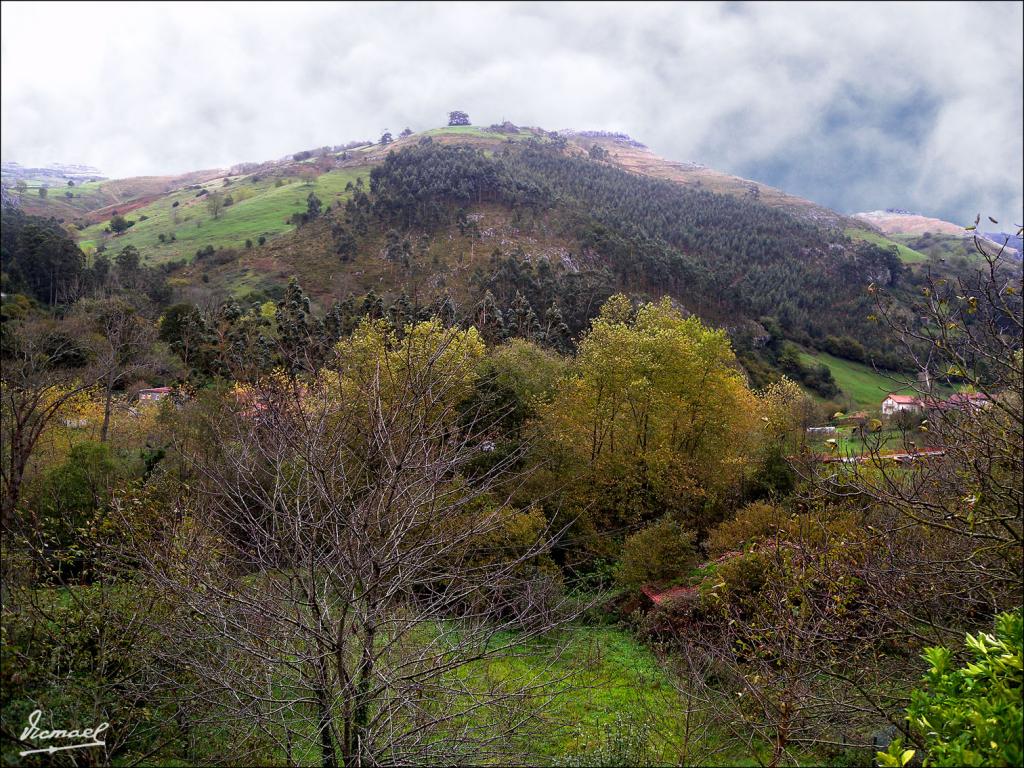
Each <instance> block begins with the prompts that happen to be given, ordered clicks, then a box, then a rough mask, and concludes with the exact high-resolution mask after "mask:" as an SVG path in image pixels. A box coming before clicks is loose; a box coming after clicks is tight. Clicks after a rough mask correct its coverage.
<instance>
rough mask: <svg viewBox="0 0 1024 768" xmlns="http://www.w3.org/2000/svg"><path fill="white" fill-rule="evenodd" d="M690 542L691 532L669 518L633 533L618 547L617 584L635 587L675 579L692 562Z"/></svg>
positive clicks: (693, 554) (684, 572) (679, 576)
mask: <svg viewBox="0 0 1024 768" xmlns="http://www.w3.org/2000/svg"><path fill="white" fill-rule="evenodd" d="M693 539H694V535H693V532H692V531H688V530H686V529H684V528H683V527H682V526H681V525H679V523H677V522H675V521H674V520H671V519H669V518H663V519H662V520H659V521H658V522H656V523H654V524H653V525H650V526H648V527H647V528H644V529H643V530H641V531H639V532H637V533H634V534H633V535H632V536H630V537H629V538H628V539H626V541H625V543H624V544H623V545H622V562H621V563H620V565H619V569H618V573H617V577H618V580H619V582H620V583H621V584H622V585H623V586H627V587H632V588H639V587H642V586H643V585H644V584H649V583H652V582H661V583H670V582H673V581H677V580H679V579H680V578H681V577H683V576H685V575H686V574H687V573H689V571H690V569H691V568H692V567H693V565H694V563H695V562H696V556H695V553H694V548H693Z"/></svg>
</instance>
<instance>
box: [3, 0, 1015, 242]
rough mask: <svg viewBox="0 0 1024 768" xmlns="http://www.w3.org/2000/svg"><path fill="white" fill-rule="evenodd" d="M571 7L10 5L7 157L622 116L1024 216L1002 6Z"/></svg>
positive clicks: (222, 155) (868, 204)
mask: <svg viewBox="0 0 1024 768" xmlns="http://www.w3.org/2000/svg"><path fill="white" fill-rule="evenodd" d="M580 11H581V8H580V6H578V5H558V4H543V5H541V4H461V3H460V4H353V5H346V4H332V5H326V4H312V5H308V6H305V5H298V4H288V5H284V4H282V5H263V4H257V5H253V6H251V7H246V8H245V10H244V13H243V12H242V10H241V9H240V7H239V6H234V5H217V4H211V5H204V6H172V5H164V4H147V5H139V6H128V5H120V4H109V5H108V4H74V5H63V6H59V5H54V4H46V5H41V4H40V5H36V4H30V3H24V4H9V3H5V4H4V5H3V33H2V59H3V75H2V86H3V95H2V113H3V115H2V134H3V139H2V155H3V159H4V160H14V161H18V162H20V163H22V164H23V165H43V164H47V163H51V162H55V161H58V162H64V163H87V164H89V165H93V166H96V167H98V168H100V169H102V170H103V172H104V173H105V174H107V175H111V176H125V175H136V174H155V173H169V172H181V171H186V170H193V169H197V168H203V167H211V166H226V165H230V164H232V163H235V162H239V161H246V160H260V159H266V158H272V157H279V156H281V155H283V154H285V153H288V152H293V151H296V150H299V149H303V148H307V147H314V146H320V145H324V144H337V143H342V142H345V141H349V140H353V139H361V138H374V139H375V138H377V137H378V136H380V134H381V132H382V131H383V130H384V129H386V128H387V129H391V130H392V131H396V132H397V131H398V130H401V129H402V128H404V127H406V126H409V127H411V128H412V129H414V130H419V129H422V128H427V127H431V126H434V125H438V124H440V123H441V122H442V121H443V119H444V115H445V114H446V113H447V111H448V110H450V109H456V108H458V109H464V110H466V111H467V112H468V113H469V114H470V115H471V117H472V118H473V120H474V122H475V123H478V124H481V123H483V124H489V123H491V122H497V121H501V120H503V119H509V120H512V121H513V122H516V123H519V124H524V125H540V126H543V127H546V128H552V129H553V128H564V127H573V128H586V129H603V130H615V131H625V132H627V133H629V134H631V135H633V136H634V137H636V138H638V139H640V140H641V141H644V142H645V143H646V144H648V145H649V146H651V148H652V149H653V150H655V151H656V152H658V153H659V154H662V155H664V156H666V157H670V158H674V159H678V160H691V161H697V162H701V163H704V164H706V165H709V166H712V167H715V168H718V169H721V170H723V171H727V172H730V173H735V174H738V175H742V176H747V177H750V178H754V179H757V180H759V181H762V182H765V183H767V184H771V185H774V186H778V187H781V188H783V189H786V190H787V191H789V192H792V193H794V194H798V195H801V196H804V197H807V198H810V199H813V200H815V201H818V202H820V203H823V204H825V205H827V206H830V207H833V208H836V209H838V210H842V211H848V212H852V211H861V210H875V209H878V208H882V207H902V208H909V209H912V210H915V211H921V212H922V213H925V214H927V215H930V216H936V217H939V218H943V219H947V220H950V221H953V222H965V221H968V220H973V218H974V215H975V214H976V213H977V212H978V211H981V212H983V213H985V214H991V215H993V216H994V217H995V218H997V219H999V220H1000V221H1001V222H1005V221H1008V220H1013V221H1016V222H1017V223H1019V222H1020V219H1021V216H1022V213H1021V211H1022V207H1024V202H1022V199H1024V195H1022V186H1024V185H1022V179H1021V167H1022V164H1024V143H1022V139H1021V136H1022V134H1024V102H1022V88H1024V79H1022V69H1024V64H1022V62H1024V60H1022V53H1021V46H1020V45H1019V39H1020V35H1021V32H1022V6H1021V4H1019V3H991V4H968V3H962V4H961V3H951V4H944V5H943V6H942V10H941V12H937V11H936V8H935V7H934V6H929V5H925V4H903V5H888V4H886V5H881V6H876V7H874V8H871V7H865V5H864V4H849V5H824V4H822V5H819V4H803V3H800V4H792V5H789V4H736V3H725V4H695V5H674V4H665V5H663V4H649V5H648V4H645V5H643V6H638V5H633V4H631V5H629V6H625V5H617V4H609V5H604V4H602V5H597V4H594V5H588V6H587V7H586V12H585V13H581V12H580ZM58 16H59V17H61V18H62V19H64V22H65V23H62V24H61V25H59V26H55V25H53V23H52V22H53V19H54V18H56V17H58ZM1015 41H1016V42H1015Z"/></svg>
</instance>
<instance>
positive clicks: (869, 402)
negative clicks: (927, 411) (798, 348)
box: [800, 352, 906, 410]
mask: <svg viewBox="0 0 1024 768" xmlns="http://www.w3.org/2000/svg"><path fill="white" fill-rule="evenodd" d="M800 359H801V361H802V362H804V363H813V364H824V365H827V366H828V368H829V370H831V371H832V376H833V378H835V380H836V384H838V385H839V388H840V389H841V390H843V394H845V395H846V396H847V397H849V398H850V400H851V403H852V405H853V406H854V407H855V408H857V409H858V410H861V409H864V410H878V409H879V408H881V405H882V400H884V399H885V396H886V395H887V394H888V393H889V392H900V391H903V390H904V389H906V387H905V386H901V383H902V379H901V378H900V376H899V375H898V374H885V373H880V372H878V371H876V370H874V369H873V368H872V367H871V366H869V365H864V364H863V363H854V362H852V361H850V360H843V359H842V358H839V357H834V356H832V355H829V354H827V353H825V352H813V353H812V352H803V353H801V355H800Z"/></svg>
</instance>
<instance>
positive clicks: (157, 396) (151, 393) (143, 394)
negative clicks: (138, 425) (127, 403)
mask: <svg viewBox="0 0 1024 768" xmlns="http://www.w3.org/2000/svg"><path fill="white" fill-rule="evenodd" d="M169 394H171V388H170V387H153V388H151V389H140V390H139V402H143V403H145V402H150V403H155V402H157V401H159V400H163V399H164V398H165V397H167V396H168V395H169Z"/></svg>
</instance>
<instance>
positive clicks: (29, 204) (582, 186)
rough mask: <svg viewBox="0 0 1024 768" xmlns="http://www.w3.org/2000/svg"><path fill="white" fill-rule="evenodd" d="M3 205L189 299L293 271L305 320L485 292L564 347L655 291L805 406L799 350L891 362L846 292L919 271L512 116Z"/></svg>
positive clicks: (465, 300)
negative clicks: (539, 324)
mask: <svg viewBox="0 0 1024 768" xmlns="http://www.w3.org/2000/svg"><path fill="white" fill-rule="evenodd" d="M19 199H20V205H21V208H22V209H23V211H24V212H25V213H26V214H32V215H45V216H49V217H53V218H55V219H56V220H57V221H58V222H60V223H61V225H62V226H63V227H64V228H65V230H66V231H67V232H68V233H69V234H70V235H71V236H72V237H73V238H74V239H75V240H76V241H77V242H78V245H79V246H80V247H81V248H82V250H83V251H84V252H85V254H86V255H87V259H88V262H89V263H90V264H92V263H94V262H96V260H97V259H100V258H101V257H102V258H113V257H115V256H116V255H118V254H120V253H121V252H123V251H124V250H125V249H126V248H127V249H129V250H130V249H135V251H137V253H138V255H139V259H140V263H141V264H142V265H143V266H148V267H150V268H153V269H158V270H159V271H160V274H161V275H163V276H164V277H163V278H162V279H163V280H164V281H165V284H166V287H165V288H164V289H161V290H162V293H161V295H169V296H172V297H173V298H174V300H177V301H186V302H190V303H193V304H196V305H202V306H210V305H211V304H216V303H218V302H223V301H225V300H233V301H236V302H239V303H240V304H241V305H242V306H249V305H252V304H254V303H264V302H266V301H268V300H275V301H276V300H279V299H280V298H281V297H282V296H283V291H284V286H285V285H286V283H287V281H288V280H289V278H291V277H293V276H294V277H296V278H297V279H298V280H299V282H300V283H301V285H302V286H303V288H304V289H305V290H306V292H307V293H308V295H309V296H310V298H311V299H312V300H313V302H314V305H316V306H318V307H319V310H320V311H327V310H328V308H330V307H331V306H332V305H335V304H337V303H338V302H341V301H343V300H345V299H346V298H348V299H349V300H350V301H352V302H355V303H359V302H361V301H363V297H369V298H366V301H370V302H372V301H380V302H382V303H383V304H384V305H385V306H387V305H389V304H390V305H394V306H397V305H399V304H401V305H403V306H404V305H409V306H412V307H426V306H435V307H436V306H440V305H442V304H444V303H446V302H447V304H448V305H449V306H450V307H451V308H452V310H453V311H454V312H455V313H456V314H457V315H459V316H461V317H463V318H465V319H466V321H467V322H471V321H476V320H477V319H478V315H479V314H480V313H481V312H484V310H483V309H481V307H482V306H484V304H485V303H486V302H488V301H489V302H493V303H494V306H495V308H496V309H497V311H498V312H499V313H500V314H501V315H502V316H503V317H509V316H511V314H515V313H516V312H519V313H524V312H525V313H527V314H530V313H532V314H534V315H535V316H536V317H537V318H539V319H543V318H544V317H548V318H549V319H552V318H556V317H557V318H560V319H559V322H562V321H564V323H565V325H566V327H567V331H568V332H569V334H571V335H572V336H574V337H575V336H577V335H578V334H580V333H581V332H582V331H583V330H585V329H586V327H587V325H588V323H589V320H590V318H591V317H593V315H594V313H595V312H596V311H597V308H598V307H599V306H600V304H601V303H602V302H603V301H604V300H605V299H606V298H607V297H608V296H610V295H612V294H613V293H615V292H617V291H625V292H627V293H629V294H631V295H633V296H634V297H635V298H637V299H645V298H653V297H657V296H660V295H663V294H666V293H667V294H669V295H671V296H672V298H673V299H674V301H676V302H677V305H678V306H680V307H682V308H683V309H685V310H686V311H687V312H691V313H694V314H697V315H699V316H700V317H701V318H703V319H704V320H705V321H706V322H710V323H712V324H714V325H717V326H718V327H721V328H724V329H726V330H727V331H728V332H729V333H730V335H731V336H732V338H733V342H734V345H735V347H736V348H737V351H738V353H739V355H740V359H741V361H742V362H743V364H744V366H745V368H746V370H747V372H748V374H749V375H750V377H751V379H752V380H753V381H754V382H755V383H758V384H763V383H766V382H767V381H770V380H771V379H772V378H773V377H775V376H777V375H778V373H779V372H780V371H785V372H787V373H788V375H790V376H792V377H794V378H797V379H799V380H801V381H802V382H804V384H805V385H806V386H808V387H809V388H810V389H812V390H814V391H816V392H817V393H818V394H820V395H821V396H823V397H834V396H837V395H838V394H839V389H838V387H836V385H835V382H834V381H832V377H831V374H830V372H829V367H828V366H821V365H818V366H816V365H813V364H808V363H807V360H808V359H809V358H808V357H807V355H806V352H804V350H817V351H818V352H821V353H827V354H832V355H838V356H839V357H842V358H845V359H848V360H851V361H852V362H855V363H862V364H863V363H870V362H871V361H874V362H875V363H877V364H881V365H882V366H883V367H886V368H890V369H898V368H901V367H902V366H903V364H904V363H903V361H902V359H901V358H900V356H899V353H898V351H896V350H894V349H892V348H891V347H890V346H888V345H887V344H885V343H884V342H883V341H882V338H881V335H880V334H879V332H878V329H877V328H875V327H874V326H873V325H872V324H871V322H870V321H869V320H868V316H869V315H870V314H871V300H870V299H869V297H868V296H867V294H866V292H865V289H866V287H867V285H868V283H875V284H876V285H878V286H881V287H883V288H886V289H887V290H892V291H894V292H895V294H897V295H903V294H904V293H905V292H906V291H907V290H908V289H910V288H911V287H912V285H913V283H914V281H915V280H916V279H917V278H916V277H915V275H916V272H915V271H914V265H915V264H919V263H922V262H924V261H925V260H926V259H927V256H926V255H925V254H924V253H923V252H922V251H920V250H916V249H915V246H914V245H913V244H911V243H905V242H901V241H898V240H896V238H897V237H905V236H906V235H904V234H903V233H893V234H892V236H891V237H890V236H889V235H888V234H887V233H886V231H885V230H884V229H883V228H882V227H881V226H880V225H879V224H876V223H875V222H872V221H869V220H865V219H864V218H863V217H860V218H853V217H848V216H844V215H843V214H840V213H838V212H836V211H832V210H830V209H828V208H825V207H824V206H820V205H818V204H816V203H814V202H812V201H808V200H804V199H802V198H798V197H795V196H792V195H789V194H787V193H785V192H783V191H782V190H778V189H775V188H772V187H770V186H767V185H762V184H759V183H757V182H754V181H751V180H748V179H742V178H740V177H736V176H730V175H728V174H725V173H721V172H719V171H715V170H713V169H710V168H706V167H703V166H700V165H697V164H692V163H682V162H676V161H671V160H666V159H664V158H661V157H659V156H657V155H656V154H654V153H653V152H652V151H650V150H649V149H648V148H647V147H645V146H644V145H643V144H641V143H640V142H638V141H636V140H634V139H632V138H630V137H628V136H625V135H621V134H619V135H613V134H606V133H601V132H588V131H561V132H549V131H546V130H543V129H541V128H528V127H519V126H514V125H512V124H510V123H504V124H501V125H494V126H490V127H475V126H453V127H444V128H437V129H432V130H428V131H422V132H420V133H410V134H408V135H404V136H399V137H398V138H396V139H394V140H393V141H391V142H387V143H384V144H381V143H380V142H377V143H373V142H369V141H362V142H360V141H356V142H350V143H348V144H344V145H337V146H325V147H319V148H314V149H308V150H302V151H298V152H295V153H293V154H291V155H289V156H286V157H283V158H279V159H277V160H272V161H265V162H251V163H241V164H238V165H236V166H234V167H232V168H229V169H211V170H203V171H196V172H193V173H189V174H184V175H180V176H167V177H136V178H129V179H120V180H99V181H94V182H87V183H84V184H79V185H76V186H75V187H73V188H69V189H68V191H67V193H66V194H64V195H59V194H54V193H51V194H48V195H46V196H45V197H40V196H39V195H38V194H34V193H33V192H32V190H23V191H22V194H21V195H19ZM958 242H959V241H958ZM964 242H967V241H964ZM484 314H486V312H484ZM551 321H552V322H554V320H553V319H552V320H551ZM503 322H504V321H503ZM787 345H788V346H787ZM817 359H823V360H824V359H827V358H821V357H819V358H817Z"/></svg>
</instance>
